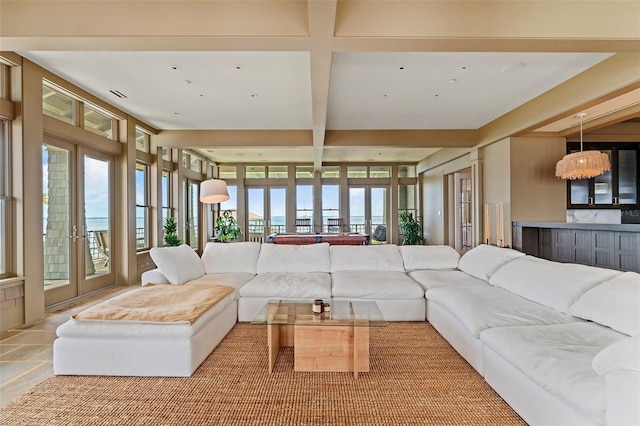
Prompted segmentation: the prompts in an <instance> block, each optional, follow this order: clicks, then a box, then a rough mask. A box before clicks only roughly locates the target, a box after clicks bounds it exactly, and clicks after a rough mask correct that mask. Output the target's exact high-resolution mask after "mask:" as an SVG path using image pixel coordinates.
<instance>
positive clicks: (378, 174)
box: [369, 166, 391, 178]
mask: <svg viewBox="0 0 640 426" xmlns="http://www.w3.org/2000/svg"><path fill="white" fill-rule="evenodd" d="M369 177H372V178H388V177H391V168H390V167H389V166H371V167H370V168H369Z"/></svg>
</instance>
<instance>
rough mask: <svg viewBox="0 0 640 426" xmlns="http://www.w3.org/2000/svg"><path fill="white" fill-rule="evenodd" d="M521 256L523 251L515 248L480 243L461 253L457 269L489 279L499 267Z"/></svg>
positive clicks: (482, 278)
mask: <svg viewBox="0 0 640 426" xmlns="http://www.w3.org/2000/svg"><path fill="white" fill-rule="evenodd" d="M521 256H524V253H521V252H519V251H516V250H511V249H507V248H501V247H495V246H490V245H487V244H480V245H479V246H477V247H475V248H473V249H471V250H469V251H468V252H466V253H465V254H463V255H462V257H461V258H460V261H459V262H458V269H460V270H461V271H464V272H466V273H467V274H469V275H471V276H473V277H476V278H479V279H481V280H485V281H489V278H491V275H493V273H494V272H495V271H497V270H498V269H499V268H500V267H502V266H504V265H506V264H507V263H509V262H511V261H512V260H514V259H517V258H519V257H521Z"/></svg>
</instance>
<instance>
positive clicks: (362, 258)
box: [330, 244, 404, 272]
mask: <svg viewBox="0 0 640 426" xmlns="http://www.w3.org/2000/svg"><path fill="white" fill-rule="evenodd" d="M330 252H331V272H338V271H397V272H404V264H403V263H402V256H400V251H399V250H398V246H396V245H394V244H383V245H375V246H374V245H370V246H335V245H334V246H331V249H330Z"/></svg>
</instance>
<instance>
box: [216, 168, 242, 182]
mask: <svg viewBox="0 0 640 426" xmlns="http://www.w3.org/2000/svg"><path fill="white" fill-rule="evenodd" d="M218 178H220V179H237V178H238V168H237V167H236V166H219V167H218Z"/></svg>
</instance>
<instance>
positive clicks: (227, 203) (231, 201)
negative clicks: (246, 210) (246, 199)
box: [220, 185, 238, 217]
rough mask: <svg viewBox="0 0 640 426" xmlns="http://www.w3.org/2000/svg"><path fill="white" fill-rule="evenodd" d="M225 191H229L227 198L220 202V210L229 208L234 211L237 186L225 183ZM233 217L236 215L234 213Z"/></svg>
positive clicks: (236, 199)
mask: <svg viewBox="0 0 640 426" xmlns="http://www.w3.org/2000/svg"><path fill="white" fill-rule="evenodd" d="M227 191H229V199H228V200H227V201H224V202H222V203H220V211H224V210H231V211H234V212H235V211H237V210H238V187H237V186H235V185H227ZM234 217H237V216H236V215H234Z"/></svg>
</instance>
